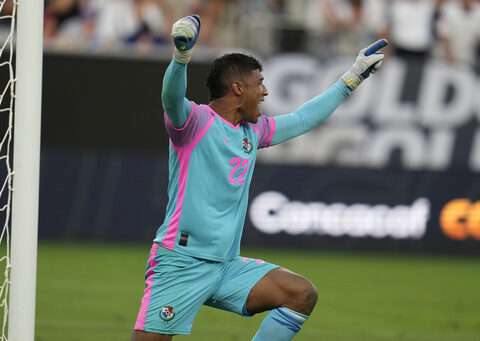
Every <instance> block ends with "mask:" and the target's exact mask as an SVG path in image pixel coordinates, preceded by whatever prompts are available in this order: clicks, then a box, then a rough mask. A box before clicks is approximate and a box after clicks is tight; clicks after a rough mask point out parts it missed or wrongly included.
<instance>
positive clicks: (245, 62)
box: [206, 53, 262, 100]
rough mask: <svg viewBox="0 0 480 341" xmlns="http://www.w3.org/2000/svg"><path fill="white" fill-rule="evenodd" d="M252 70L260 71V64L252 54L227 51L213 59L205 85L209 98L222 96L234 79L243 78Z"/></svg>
mask: <svg viewBox="0 0 480 341" xmlns="http://www.w3.org/2000/svg"><path fill="white" fill-rule="evenodd" d="M253 70H260V71H262V64H260V62H259V61H258V60H257V59H255V58H254V57H252V56H249V55H246V54H243V53H228V54H225V55H223V56H221V57H219V58H217V59H215V60H214V61H213V63H212V65H211V66H210V70H209V71H208V76H207V81H206V85H207V87H208V89H209V90H210V100H214V99H217V98H220V97H223V96H225V95H226V94H227V90H228V88H229V86H230V84H231V82H233V81H234V80H235V79H234V77H240V78H243V77H244V76H246V75H248V74H249V73H250V72H252V71H253Z"/></svg>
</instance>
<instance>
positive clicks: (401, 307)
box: [35, 242, 480, 341]
mask: <svg viewBox="0 0 480 341" xmlns="http://www.w3.org/2000/svg"><path fill="white" fill-rule="evenodd" d="M149 248H150V245H115V244H76V243H75V244H74V243H47V242H41V243H40V245H39V253H38V280H37V302H36V331H35V340H36V341H77V340H78V341H84V340H89V341H95V340H98V341H100V340H102V341H109V340H112V341H119V340H129V339H130V334H131V330H132V327H133V324H134V321H135V318H136V314H137V312H138V308H139V303H140V298H141V296H142V294H143V288H144V282H143V275H144V269H145V262H146V256H147V253H148V251H149ZM242 255H243V256H247V257H253V258H262V259H264V260H267V261H270V262H273V263H277V264H280V265H282V266H285V267H287V268H289V269H291V270H293V271H295V272H297V273H300V274H303V275H305V276H306V277H308V278H310V279H311V280H312V282H314V283H315V285H316V286H317V288H318V291H319V299H318V303H317V307H316V309H315V311H314V312H313V314H312V316H311V317H310V319H309V320H308V321H307V323H306V324H305V325H304V327H303V328H302V331H301V332H300V333H299V334H298V335H297V336H296V338H295V340H305V341H306V340H312V341H313V340H315V341H320V340H328V341H337V340H338V341H361V340H365V341H367V340H368V341H384V340H399V341H400V340H401V341H447V340H452V341H453V340H455V341H476V340H480V294H479V288H480V259H479V258H465V257H462V258H459V257H445V256H421V255H392V254H348V253H347V254H345V253H325V252H303V251H302V252H299V251H297V252H292V251H281V250H246V251H244V252H243V253H242ZM264 316H265V313H264V314H259V315H257V316H254V317H252V318H249V319H245V318H242V317H240V316H237V315H234V314H231V313H228V312H224V311H218V310H215V309H212V308H209V307H203V308H202V309H201V310H200V312H199V313H198V315H197V318H196V320H195V323H194V326H193V329H192V336H190V337H187V336H177V337H175V338H174V339H175V340H187V339H188V340H198V341H200V340H202V341H203V340H211V339H215V340H222V341H223V340H225V341H229V340H231V341H234V340H250V339H251V337H252V336H253V335H254V334H255V331H256V329H257V328H258V325H259V324H260V323H261V320H262V319H263V317H264Z"/></svg>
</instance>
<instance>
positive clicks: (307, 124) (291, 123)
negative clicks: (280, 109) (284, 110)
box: [271, 81, 351, 145]
mask: <svg viewBox="0 0 480 341" xmlns="http://www.w3.org/2000/svg"><path fill="white" fill-rule="evenodd" d="M350 92H351V91H350V89H349V88H348V87H347V86H346V85H345V84H343V83H342V82H341V81H338V82H336V83H335V84H334V85H332V86H331V87H330V88H328V89H327V90H326V91H324V92H323V93H321V94H320V95H318V96H317V97H314V98H313V99H311V100H309V101H308V102H306V103H304V104H303V105H302V106H301V107H299V108H298V109H297V110H295V111H294V112H293V113H291V114H288V115H282V116H277V117H275V118H274V120H275V133H274V134H273V138H272V143H271V145H275V144H279V143H282V142H285V141H287V140H289V139H292V138H294V137H297V136H299V135H302V134H305V133H306V132H308V131H310V130H312V129H313V128H315V127H316V126H318V125H319V124H320V123H322V122H323V121H325V120H326V119H327V118H328V117H329V116H330V115H331V114H332V113H333V112H334V111H335V109H337V107H338V106H339V105H340V104H341V103H342V102H343V101H344V100H345V99H346V98H347V96H348V95H349V94H350Z"/></svg>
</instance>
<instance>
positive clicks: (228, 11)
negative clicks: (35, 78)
mask: <svg viewBox="0 0 480 341" xmlns="http://www.w3.org/2000/svg"><path fill="white" fill-rule="evenodd" d="M5 10H8V9H3V10H2V11H5ZM189 13H198V14H200V16H201V18H202V33H201V35H200V38H199V47H198V49H218V48H228V47H237V48H244V49H250V50H252V51H255V52H256V53H258V54H261V55H264V56H269V55H272V54H274V53H277V52H285V51H290V52H305V53H309V54H312V55H316V56H318V57H329V56H337V55H343V54H348V55H351V54H356V53H357V51H358V50H359V49H360V48H362V47H363V46H365V45H366V44H368V43H370V42H372V41H374V40H376V39H377V38H384V37H385V38H387V39H389V41H390V43H391V44H390V46H391V47H390V48H389V50H388V51H387V53H390V54H392V53H393V54H396V55H399V56H404V57H406V58H408V57H409V56H416V57H417V56H421V57H422V56H430V55H432V54H433V55H435V56H437V57H439V58H444V60H446V61H447V62H448V63H451V64H467V65H471V66H478V64H479V59H480V58H479V54H480V53H479V50H480V48H479V46H480V44H479V43H480V0H45V31H44V42H45V47H46V48H52V49H67V50H79V49H81V50H89V51H108V50H118V49H125V48H130V49H134V50H136V51H148V52H152V51H156V50H160V49H162V48H164V47H165V46H167V47H169V45H170V44H171V39H170V37H169V36H170V30H171V26H172V24H173V23H174V22H175V21H176V20H178V19H179V18H180V17H183V16H185V15H187V14H189Z"/></svg>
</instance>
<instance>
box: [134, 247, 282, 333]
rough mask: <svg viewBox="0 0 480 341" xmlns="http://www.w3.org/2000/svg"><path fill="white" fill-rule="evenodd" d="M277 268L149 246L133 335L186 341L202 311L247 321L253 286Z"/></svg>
mask: <svg viewBox="0 0 480 341" xmlns="http://www.w3.org/2000/svg"><path fill="white" fill-rule="evenodd" d="M277 267H278V266H277V265H274V264H270V263H267V262H264V261H262V260H259V259H252V258H245V257H241V256H238V257H236V258H234V259H232V260H228V261H225V262H213V261H208V260H204V259H198V258H194V257H190V256H186V255H183V254H180V253H178V252H174V251H170V250H167V249H165V248H163V247H161V246H160V247H159V245H158V244H157V243H154V244H153V247H152V250H151V251H150V256H149V259H148V264H147V271H146V274H145V282H146V286H145V293H144V296H143V298H142V303H141V306H140V312H139V314H138V317H137V322H136V324H135V330H143V331H146V332H151V333H158V334H171V335H176V334H185V335H190V330H191V329H192V324H193V320H194V318H195V315H196V314H197V312H198V310H199V309H200V307H201V306H202V305H208V306H211V307H214V308H218V309H223V310H227V311H231V312H233V313H236V314H239V315H241V316H245V317H249V316H251V315H249V314H248V312H247V311H246V309H245V306H246V303H247V297H248V295H249V293H250V291H251V290H252V288H253V287H254V286H255V284H257V282H258V281H259V280H260V279H262V278H263V277H264V276H265V275H266V274H267V273H268V272H270V271H271V270H273V269H275V268H277Z"/></svg>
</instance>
